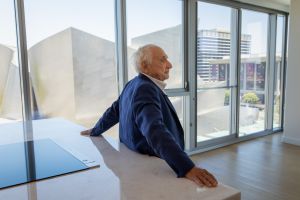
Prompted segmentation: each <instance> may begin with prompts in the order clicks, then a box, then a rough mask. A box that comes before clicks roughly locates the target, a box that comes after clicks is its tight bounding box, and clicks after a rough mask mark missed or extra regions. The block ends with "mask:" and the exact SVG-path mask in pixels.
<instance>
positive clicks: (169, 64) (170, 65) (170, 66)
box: [168, 61, 173, 69]
mask: <svg viewBox="0 0 300 200" xmlns="http://www.w3.org/2000/svg"><path fill="white" fill-rule="evenodd" d="M172 67H173V66H172V64H171V63H170V62H169V61H168V68H169V69H171V68H172Z"/></svg>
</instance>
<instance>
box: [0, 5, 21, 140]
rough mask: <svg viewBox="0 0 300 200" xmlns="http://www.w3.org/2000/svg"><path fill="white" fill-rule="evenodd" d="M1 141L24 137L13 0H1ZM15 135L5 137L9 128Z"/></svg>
mask: <svg viewBox="0 0 300 200" xmlns="http://www.w3.org/2000/svg"><path fill="white" fill-rule="evenodd" d="M0 5H1V6H0V30H1V31H0V144H4V143H12V142H17V141H22V140H23V131H22V130H23V127H22V100H21V88H20V74H19V62H18V50H17V38H16V23H15V13H14V1H11V0H1V1H0ZM13 126H14V127H15V128H14V130H17V132H18V134H17V135H14V136H17V137H8V136H9V135H12V134H10V133H11V127H13Z"/></svg>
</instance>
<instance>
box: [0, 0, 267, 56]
mask: <svg viewBox="0 0 300 200" xmlns="http://www.w3.org/2000/svg"><path fill="white" fill-rule="evenodd" d="M24 4H25V18H26V28H27V42H28V47H31V46H32V45H34V44H36V43H37V42H39V41H41V40H43V39H45V38H47V37H49V36H51V35H53V34H55V33H57V32H59V31H62V30H64V29H66V28H68V27H75V28H78V29H80V30H83V31H86V32H89V33H91V34H94V35H97V36H99V37H102V38H105V39H108V40H110V41H114V40H115V24H114V23H115V21H114V0H85V1H73V0H51V1H50V0H48V1H45V0H44V1H40V0H24ZM0 5H1V6H0V44H6V45H7V44H8V45H12V46H16V36H15V23H14V12H13V7H14V5H13V1H12V0H0ZM181 5H182V1H180V0H163V1H162V0H151V1H149V0H127V36H128V40H129V41H130V39H131V38H132V37H136V36H139V35H143V34H146V33H149V32H153V31H157V30H160V29H164V28H167V27H172V26H175V25H178V24H180V23H181V17H182V16H181V14H182V10H181ZM243 13H244V14H243V26H242V31H243V33H248V34H251V35H252V37H253V44H252V47H251V48H252V50H253V51H254V52H252V53H261V52H260V51H262V52H265V45H264V44H266V35H267V34H266V30H267V15H266V14H261V13H255V12H247V11H244V12H243ZM198 17H199V19H200V24H199V26H200V27H199V28H206V29H211V28H216V27H218V28H223V29H228V28H229V27H230V24H229V23H230V9H229V8H226V7H224V6H217V5H213V4H207V3H200V4H199V7H198ZM202 25H203V26H202ZM264 42H265V43H264ZM262 44H263V45H262Z"/></svg>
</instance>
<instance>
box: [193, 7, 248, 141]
mask: <svg viewBox="0 0 300 200" xmlns="http://www.w3.org/2000/svg"><path fill="white" fill-rule="evenodd" d="M233 11H234V10H233V9H232V8H229V7H225V6H219V5H215V4H210V3H203V2H198V28H197V142H202V141H205V140H211V139H215V138H218V137H223V136H228V135H229V134H230V115H231V112H230V110H231V103H230V98H231V92H230V91H231V90H230V89H229V88H228V89H226V88H225V89H213V88H218V87H224V86H225V87H226V86H227V87H228V86H231V85H232V84H234V85H235V83H234V82H236V81H235V80H236V78H235V77H234V74H235V73H233V72H234V71H235V69H233V68H232V67H231V65H230V59H231V41H232V40H231V38H232V36H231V15H232V12H233ZM243 42H244V41H243Z"/></svg>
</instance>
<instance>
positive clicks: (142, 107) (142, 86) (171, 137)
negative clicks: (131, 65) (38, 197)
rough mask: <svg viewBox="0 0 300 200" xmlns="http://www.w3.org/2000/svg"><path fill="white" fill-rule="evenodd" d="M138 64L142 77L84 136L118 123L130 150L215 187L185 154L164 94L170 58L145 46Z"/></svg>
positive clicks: (176, 121)
mask: <svg viewBox="0 0 300 200" xmlns="http://www.w3.org/2000/svg"><path fill="white" fill-rule="evenodd" d="M135 65H136V68H137V71H138V72H139V75H138V76H136V77H135V78H133V79H132V80H131V81H129V82H128V83H127V85H126V86H125V88H124V90H123V91H122V94H121V95H120V96H119V98H118V100H116V101H115V102H114V103H113V104H112V106H111V107H110V108H108V109H107V110H106V112H105V113H104V114H103V116H102V117H101V118H100V119H99V121H98V122H97V124H96V125H95V127H94V128H92V129H89V130H86V131H83V132H81V134H82V135H90V136H99V135H100V134H102V133H103V132H105V131H106V130H108V129H109V128H110V127H112V126H113V125H115V124H116V123H118V122H119V123H120V125H119V134H120V141H121V142H122V143H124V144H125V145H126V146H127V147H128V148H130V149H132V150H133V151H136V152H139V153H142V154H148V155H151V156H158V157H160V158H162V159H164V160H165V161H166V162H167V163H168V165H169V166H170V167H171V168H172V169H173V170H174V171H175V173H176V174H177V176H178V177H186V178H188V179H190V180H192V181H194V182H196V183H197V184H198V185H200V186H207V187H216V186H217V184H218V182H217V180H216V179H215V178H214V176H213V175H212V174H210V173H209V172H208V171H207V170H205V169H202V168H198V167H196V166H195V165H194V163H193V162H192V161H191V159H190V158H189V157H188V156H187V154H186V153H185V152H184V138H183V136H184V133H183V129H182V127H181V124H180V122H179V119H178V116H177V114H176V111H175V109H174V107H173V106H172V104H171V102H170V100H169V98H168V97H167V95H166V94H165V93H164V92H163V89H164V88H165V86H166V83H165V82H164V81H165V80H166V79H168V78H169V71H170V69H171V68H172V65H171V63H170V62H169V61H168V57H167V55H166V54H165V52H164V51H163V50H162V49H161V48H160V47H158V46H155V45H152V44H149V45H145V46H143V47H141V48H139V49H138V50H137V52H136V53H135Z"/></svg>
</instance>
